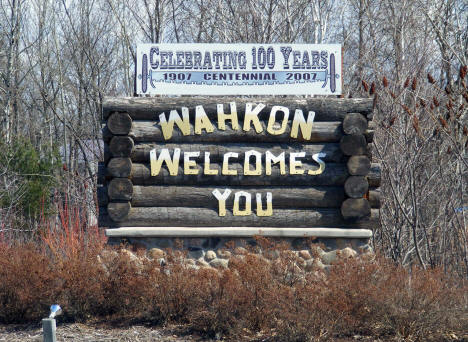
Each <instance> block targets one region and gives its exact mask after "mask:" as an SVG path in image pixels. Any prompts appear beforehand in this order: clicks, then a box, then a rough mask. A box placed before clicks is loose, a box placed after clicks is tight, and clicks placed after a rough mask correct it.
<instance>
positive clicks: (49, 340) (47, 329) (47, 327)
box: [42, 318, 57, 342]
mask: <svg viewBox="0 0 468 342" xmlns="http://www.w3.org/2000/svg"><path fill="white" fill-rule="evenodd" d="M55 331H56V325H55V319H54V318H44V319H43V320H42V332H43V334H44V342H57V337H56V336H55Z"/></svg>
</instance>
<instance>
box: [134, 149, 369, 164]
mask: <svg viewBox="0 0 468 342" xmlns="http://www.w3.org/2000/svg"><path fill="white" fill-rule="evenodd" d="M162 148H167V149H169V151H170V153H171V155H172V153H173V151H174V148H180V150H181V151H182V152H193V151H199V152H200V157H199V158H193V160H195V159H197V160H198V161H200V162H203V160H204V156H205V155H204V152H210V161H212V162H220V161H222V160H223V156H224V154H225V153H227V152H237V153H239V158H241V159H244V153H245V152H247V151H250V150H255V151H257V152H260V153H262V154H265V153H266V151H270V152H271V153H273V154H274V155H275V156H277V155H279V154H280V153H282V152H285V155H286V159H287V160H289V159H288V158H289V153H290V152H305V153H306V156H307V157H308V158H309V159H310V156H311V155H312V154H315V153H320V152H321V153H325V154H326V156H325V157H323V158H321V159H322V160H323V161H325V162H335V163H339V162H341V161H342V160H343V158H344V156H343V153H342V152H341V149H340V146H339V145H338V143H324V144H297V143H296V144H252V143H245V144H240V143H237V144H236V143H227V144H163V143H160V144H157V143H140V144H136V145H135V147H134V148H133V152H132V156H131V157H132V161H133V162H148V161H149V160H150V151H151V150H152V149H157V150H160V149H162ZM369 167H370V165H369Z"/></svg>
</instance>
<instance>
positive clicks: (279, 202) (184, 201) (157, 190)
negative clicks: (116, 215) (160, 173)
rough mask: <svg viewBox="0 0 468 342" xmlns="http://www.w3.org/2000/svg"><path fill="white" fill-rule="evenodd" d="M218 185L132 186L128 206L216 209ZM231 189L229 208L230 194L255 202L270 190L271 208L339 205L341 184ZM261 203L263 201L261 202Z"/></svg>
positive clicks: (341, 194)
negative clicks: (244, 195) (244, 194)
mask: <svg viewBox="0 0 468 342" xmlns="http://www.w3.org/2000/svg"><path fill="white" fill-rule="evenodd" d="M216 188H218V190H219V191H220V192H221V193H223V192H224V189H225V187H213V186H207V187H202V186H193V187H189V186H134V187H133V197H132V202H131V203H132V207H161V206H163V207H180V206H183V207H202V208H211V209H217V208H218V200H217V199H216V198H215V196H214V195H213V193H212V191H213V190H214V189H216ZM229 189H230V190H231V191H232V193H231V195H230V196H229V197H228V199H227V201H226V208H228V209H232V206H233V202H234V193H235V192H237V191H248V192H250V193H251V194H252V201H253V202H252V203H255V194H256V193H261V194H262V201H265V194H266V193H267V192H271V194H272V197H273V200H272V203H273V208H278V209H280V208H340V207H341V203H342V202H343V201H344V199H345V196H344V191H343V187H295V188H291V187H264V188H248V189H246V188H242V187H229ZM263 203H264V202H263Z"/></svg>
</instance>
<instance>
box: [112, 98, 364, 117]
mask: <svg viewBox="0 0 468 342" xmlns="http://www.w3.org/2000/svg"><path fill="white" fill-rule="evenodd" d="M230 102H235V103H236V106H237V113H238V116H239V118H242V117H243V116H244V114H245V104H246V103H249V102H250V103H254V104H258V103H263V104H265V105H266V107H265V108H264V109H263V110H262V113H264V114H263V115H268V114H269V113H270V111H271V107H273V106H285V107H288V108H289V109H290V111H294V110H295V109H302V110H303V111H304V113H306V112H308V111H314V112H315V120H316V121H335V120H336V121H342V120H343V118H344V116H345V115H346V113H351V112H356V113H363V114H366V115H367V114H369V113H371V112H372V99H333V98H309V99H306V98H297V97H278V98H275V97H267V98H262V97H254V98H239V97H170V98H169V97H159V98H154V97H153V98H150V97H148V98H144V97H140V98H135V97H126V98H115V97H108V98H105V99H104V101H103V114H104V117H105V118H107V117H108V116H109V115H110V113H112V112H128V113H129V114H130V116H131V117H132V119H133V120H155V119H156V118H157V117H158V115H159V114H161V113H162V112H166V114H168V112H169V111H170V110H173V109H177V110H179V111H180V108H181V107H182V106H183V107H187V108H189V110H190V113H193V112H194V109H195V107H196V106H199V105H202V106H203V108H204V109H205V112H206V113H207V114H208V115H209V116H211V117H215V115H216V113H217V107H216V106H217V104H218V103H219V104H224V111H225V112H227V113H230V107H229V103H230Z"/></svg>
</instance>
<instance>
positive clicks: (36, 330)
mask: <svg viewBox="0 0 468 342" xmlns="http://www.w3.org/2000/svg"><path fill="white" fill-rule="evenodd" d="M57 341H60V342H66V341H73V342H95V341H96V342H97V341H99V342H100V341H105V342H150V341H151V342H154V341H158V342H185V341H187V342H189V341H190V342H192V341H209V340H206V339H205V340H203V339H201V338H200V337H198V336H194V335H190V334H188V335H187V334H184V333H182V332H180V329H178V328H177V327H170V328H150V327H144V326H141V325H135V326H131V327H125V328H109V327H106V326H102V325H85V324H79V323H74V324H61V323H58V324H57ZM0 342H42V327H41V325H40V324H37V325H0Z"/></svg>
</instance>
